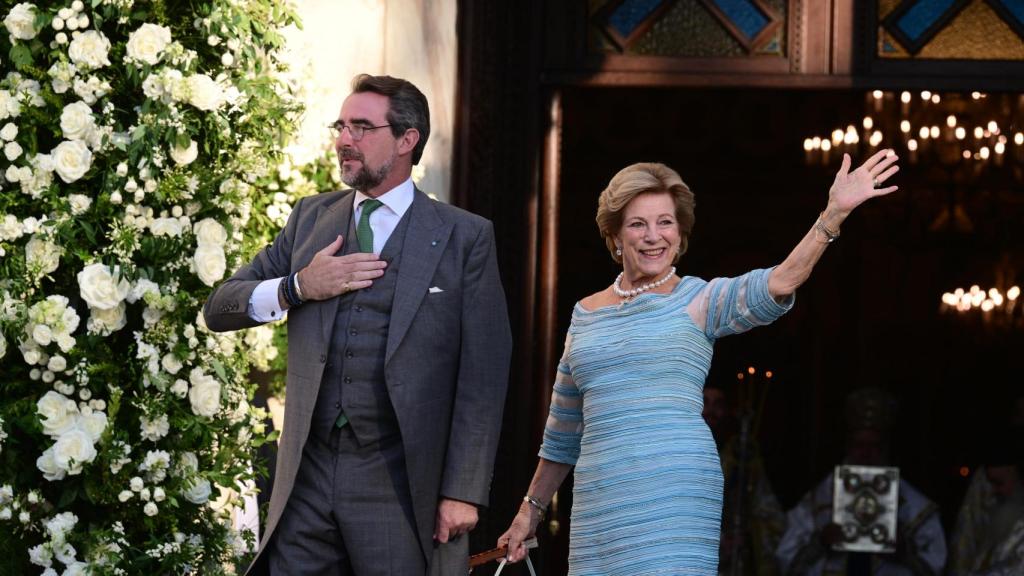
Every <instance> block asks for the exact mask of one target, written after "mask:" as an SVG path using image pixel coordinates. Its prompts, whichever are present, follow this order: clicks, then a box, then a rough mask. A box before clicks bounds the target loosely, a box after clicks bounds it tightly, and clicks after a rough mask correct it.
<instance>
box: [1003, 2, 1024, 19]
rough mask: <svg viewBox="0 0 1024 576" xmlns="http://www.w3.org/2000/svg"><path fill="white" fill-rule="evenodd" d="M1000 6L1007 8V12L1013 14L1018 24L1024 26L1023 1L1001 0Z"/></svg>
mask: <svg viewBox="0 0 1024 576" xmlns="http://www.w3.org/2000/svg"><path fill="white" fill-rule="evenodd" d="M999 4H1001V5H1002V6H1003V8H1006V11H1007V12H1009V13H1010V14H1013V17H1014V18H1016V19H1017V22H1018V23H1020V24H1024V1H1022V0H999Z"/></svg>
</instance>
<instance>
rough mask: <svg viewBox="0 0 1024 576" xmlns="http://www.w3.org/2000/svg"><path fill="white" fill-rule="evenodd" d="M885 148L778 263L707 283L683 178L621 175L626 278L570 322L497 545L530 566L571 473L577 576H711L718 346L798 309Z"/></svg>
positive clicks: (877, 173) (878, 179) (840, 179)
mask: <svg viewBox="0 0 1024 576" xmlns="http://www.w3.org/2000/svg"><path fill="white" fill-rule="evenodd" d="M896 160H897V158H896V156H895V154H894V153H893V152H892V151H891V150H885V151H882V152H879V153H877V154H875V155H873V156H872V157H871V158H869V159H868V160H867V161H866V162H865V163H864V164H863V165H862V166H860V167H859V168H857V169H856V170H853V171H850V157H849V156H848V155H844V157H843V163H842V166H841V167H840V169H839V172H838V174H837V175H836V178H835V182H834V183H833V184H832V187H831V189H830V190H829V198H828V204H827V206H826V208H825V210H824V211H823V212H822V213H821V215H820V216H819V218H818V220H817V221H816V222H815V223H814V225H813V226H812V227H811V228H810V230H808V232H807V234H806V235H805V236H804V237H803V239H802V240H801V241H800V243H799V244H797V246H796V248H794V249H793V251H792V252H791V253H790V254H789V256H788V257H787V258H786V259H785V260H784V261H783V262H782V263H781V264H779V265H778V266H775V267H773V268H768V269H762V270H753V271H751V272H748V273H746V274H744V275H742V276H739V277H736V278H716V279H714V280H711V281H710V282H707V281H704V280H701V279H700V278H695V277H692V276H682V277H680V276H677V275H676V268H675V263H676V262H677V261H678V259H679V257H680V256H681V255H682V254H683V253H684V252H685V251H686V247H687V239H688V237H689V233H690V230H691V229H692V227H693V221H694V216H693V206H694V200H693V194H692V192H690V189H689V188H688V187H687V186H686V184H684V183H683V181H682V179H681V178H680V177H679V174H677V173H676V172H675V171H674V170H672V169H671V168H668V167H667V166H664V165H662V164H634V165H632V166H628V167H626V168H624V169H623V170H622V171H620V172H619V173H618V174H616V175H615V177H614V178H612V180H611V182H610V183H609V184H608V187H607V188H606V189H605V190H604V191H603V192H602V193H601V197H600V200H599V201H598V210H597V224H598V228H599V229H600V232H601V235H602V236H603V237H604V239H605V241H606V243H607V245H608V249H609V251H610V252H611V255H612V258H613V259H614V260H615V261H616V262H618V263H621V264H622V273H621V274H619V276H618V278H616V279H615V281H614V282H613V283H612V285H611V286H609V287H608V288H606V289H605V290H602V291H601V292H598V293H597V294H593V295H591V296H588V297H587V298H584V299H583V300H581V301H580V302H578V303H577V304H576V306H575V308H574V310H573V314H572V322H571V324H570V326H569V333H568V335H567V336H566V340H565V348H564V352H563V355H562V358H561V361H560V362H559V365H558V371H557V374H556V375H555V383H554V390H553V392H552V396H551V407H550V412H549V416H548V420H547V424H546V427H545V430H544V441H543V444H542V445H541V448H540V461H539V463H538V465H537V470H536V472H535V474H534V477H533V481H532V482H531V483H530V487H529V490H528V492H527V494H526V496H525V497H524V498H523V503H522V504H521V505H520V507H519V513H518V514H517V515H516V517H515V519H514V520H513V521H512V525H511V526H510V527H509V529H508V530H507V531H506V532H505V533H504V534H503V535H502V536H501V537H500V538H499V539H498V545H499V546H506V545H507V546H508V547H509V552H508V559H509V560H510V561H512V562H515V561H519V560H521V559H522V558H523V557H524V556H525V555H526V550H525V548H524V547H523V545H522V543H523V541H524V540H525V539H527V538H529V537H530V536H532V535H533V533H534V531H535V530H536V528H537V524H538V523H539V522H540V520H541V518H542V517H543V515H544V512H545V510H546V508H547V504H548V502H549V501H550V499H551V496H552V495H553V494H554V493H555V491H556V490H557V489H558V486H559V485H560V484H561V483H562V481H563V480H564V479H565V477H566V475H567V474H569V472H570V471H572V470H573V469H574V468H575V475H574V488H573V508H572V518H571V527H570V535H569V574H570V575H575V576H585V575H586V576H590V575H594V576H597V575H600V576H611V575H622V576H627V575H628V576H635V575H638V574H644V575H648V574H673V575H675V574H701V575H714V574H717V564H718V538H719V529H720V527H719V524H720V521H721V513H722V470H721V466H720V464H719V460H718V453H717V451H716V449H715V442H714V440H713V438H712V436H711V432H710V431H709V430H708V427H707V425H706V424H705V423H704V420H703V419H702V418H701V408H702V403H703V399H702V395H701V392H702V388H703V386H704V379H705V377H706V376H707V373H708V368H709V367H710V365H711V354H712V348H713V345H714V343H715V340H716V339H718V338H720V337H722V336H728V335H731V334H738V333H741V332H745V331H746V330H749V329H750V328H753V327H755V326H761V325H764V324H768V323H770V322H772V321H773V320H775V319H776V318H778V317H779V316H781V315H782V314H784V313H785V312H786V311H787V310H789V308H790V307H791V306H792V305H793V298H794V296H793V294H794V292H795V291H796V289H797V288H798V287H799V286H800V285H801V284H803V283H804V281H806V280H807V278H808V276H809V275H810V273H811V269H812V268H813V267H814V265H815V263H816V262H817V261H818V259H819V258H820V257H821V255H822V254H823V253H824V251H825V248H826V247H827V246H828V244H829V243H831V242H832V241H833V240H835V239H836V238H837V237H838V236H839V227H840V224H842V222H843V220H844V219H845V218H846V217H847V216H848V215H849V214H850V212H851V211H852V210H853V209H854V208H856V207H857V206H858V205H860V204H861V203H862V202H864V201H865V200H867V199H869V198H872V197H875V196H881V195H884V194H889V193H891V192H893V191H895V190H896V189H897V187H896V186H888V187H885V186H882V184H883V183H884V182H885V181H886V180H888V179H889V178H890V177H891V176H892V175H893V174H895V173H896V171H897V170H898V166H897V165H896V164H895V163H896Z"/></svg>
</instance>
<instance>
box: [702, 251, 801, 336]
mask: <svg viewBox="0 0 1024 576" xmlns="http://www.w3.org/2000/svg"><path fill="white" fill-rule="evenodd" d="M773 269H774V268H763V269H758V270H751V271H750V272H747V273H746V274H744V275H742V276H737V277H736V278H715V279H714V280H712V281H710V282H708V283H707V285H706V286H704V288H703V290H701V292H700V293H699V294H697V299H698V302H697V305H698V312H697V317H696V318H694V321H695V322H696V323H697V324H698V325H701V322H703V327H704V334H705V335H706V336H707V337H708V338H712V339H714V338H721V337H722V336H730V335H732V334H740V333H743V332H746V331H747V330H750V329H751V328H754V327H755V326H764V325H766V324H771V323H772V322H774V321H775V320H776V319H778V318H779V317H780V316H782V315H783V314H785V313H786V312H788V311H789V309H790V308H792V307H793V302H794V301H795V299H796V295H795V294H790V295H789V296H788V297H787V298H786V300H785V301H783V302H782V303H779V302H776V301H775V298H772V295H771V294H769V293H768V276H769V275H770V274H771V272H772V270H773Z"/></svg>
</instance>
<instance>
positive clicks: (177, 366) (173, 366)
mask: <svg viewBox="0 0 1024 576" xmlns="http://www.w3.org/2000/svg"><path fill="white" fill-rule="evenodd" d="M160 364H161V365H162V366H163V367H164V370H166V371H167V372H168V373H170V374H177V373H178V372H179V371H180V370H181V360H178V357H177V356H175V355H174V354H171V353H169V352H168V353H167V354H165V355H164V357H163V358H162V359H161V360H160Z"/></svg>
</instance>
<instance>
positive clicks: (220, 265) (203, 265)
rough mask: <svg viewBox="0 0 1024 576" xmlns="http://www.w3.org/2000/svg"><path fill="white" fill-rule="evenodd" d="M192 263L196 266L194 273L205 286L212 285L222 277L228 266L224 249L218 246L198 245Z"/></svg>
mask: <svg viewBox="0 0 1024 576" xmlns="http://www.w3.org/2000/svg"><path fill="white" fill-rule="evenodd" d="M193 263H194V264H195V267H196V275H198V276H199V279H200V280H202V281H203V284H206V285H207V286H213V285H214V284H216V283H217V281H218V280H220V279H221V278H223V277H224V272H226V271H227V267H228V264H227V259H226V258H225V256H224V250H223V249H222V248H221V247H220V246H202V245H200V246H199V248H196V254H195V257H194V258H193Z"/></svg>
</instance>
